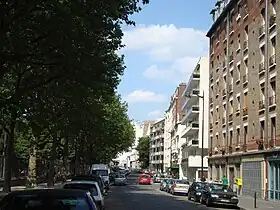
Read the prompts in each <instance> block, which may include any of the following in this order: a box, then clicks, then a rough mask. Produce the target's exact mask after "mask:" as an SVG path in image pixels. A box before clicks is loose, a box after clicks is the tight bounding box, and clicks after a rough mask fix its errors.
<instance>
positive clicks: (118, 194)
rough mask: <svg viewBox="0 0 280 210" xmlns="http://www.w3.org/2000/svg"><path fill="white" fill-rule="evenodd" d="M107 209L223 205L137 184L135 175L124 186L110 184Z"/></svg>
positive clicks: (164, 209)
mask: <svg viewBox="0 0 280 210" xmlns="http://www.w3.org/2000/svg"><path fill="white" fill-rule="evenodd" d="M105 202H106V203H105V205H106V206H107V207H106V209H107V210H157V209H161V210H173V209H176V210H186V209H190V210H214V209H219V210H224V209H232V208H225V207H215V208H213V207H206V206H204V205H201V204H199V203H195V202H193V201H188V200H187V197H186V196H173V195H170V194H168V193H165V192H161V191H160V190H159V184H153V185H138V182H137V175H131V176H129V178H128V185H126V186H112V187H111V189H110V192H109V195H108V197H107V198H106V200H105Z"/></svg>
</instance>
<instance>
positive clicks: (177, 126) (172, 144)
mask: <svg viewBox="0 0 280 210" xmlns="http://www.w3.org/2000/svg"><path fill="white" fill-rule="evenodd" d="M185 87H186V84H185V83H180V84H179V85H178V86H177V87H176V89H175V91H174V93H173V95H172V96H171V98H170V104H169V107H168V109H167V110H166V112H165V133H164V137H165V143H164V144H165V145H164V146H165V149H164V163H165V166H168V168H165V169H169V171H170V173H172V174H174V175H175V176H176V177H178V178H179V177H180V174H182V172H181V167H180V162H181V154H180V151H181V150H180V147H181V146H180V145H181V129H182V125H181V119H182V116H183V115H182V111H181V107H182V104H183V98H182V92H183V90H184V89H185Z"/></svg>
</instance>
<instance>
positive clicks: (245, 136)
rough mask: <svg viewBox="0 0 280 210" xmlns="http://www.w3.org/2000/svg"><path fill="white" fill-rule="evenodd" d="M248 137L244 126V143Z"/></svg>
mask: <svg viewBox="0 0 280 210" xmlns="http://www.w3.org/2000/svg"><path fill="white" fill-rule="evenodd" d="M247 139H248V126H247V125H246V126H244V144H247Z"/></svg>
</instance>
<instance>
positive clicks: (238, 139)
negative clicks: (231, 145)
mask: <svg viewBox="0 0 280 210" xmlns="http://www.w3.org/2000/svg"><path fill="white" fill-rule="evenodd" d="M239 144H240V128H237V129H236V145H239Z"/></svg>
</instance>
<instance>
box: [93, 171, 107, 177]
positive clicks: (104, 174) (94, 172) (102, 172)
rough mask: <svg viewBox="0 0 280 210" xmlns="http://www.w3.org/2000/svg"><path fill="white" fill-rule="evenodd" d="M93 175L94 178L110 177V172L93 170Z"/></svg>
mask: <svg viewBox="0 0 280 210" xmlns="http://www.w3.org/2000/svg"><path fill="white" fill-rule="evenodd" d="M91 173H92V175H94V176H109V172H108V170H92V172H91Z"/></svg>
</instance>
